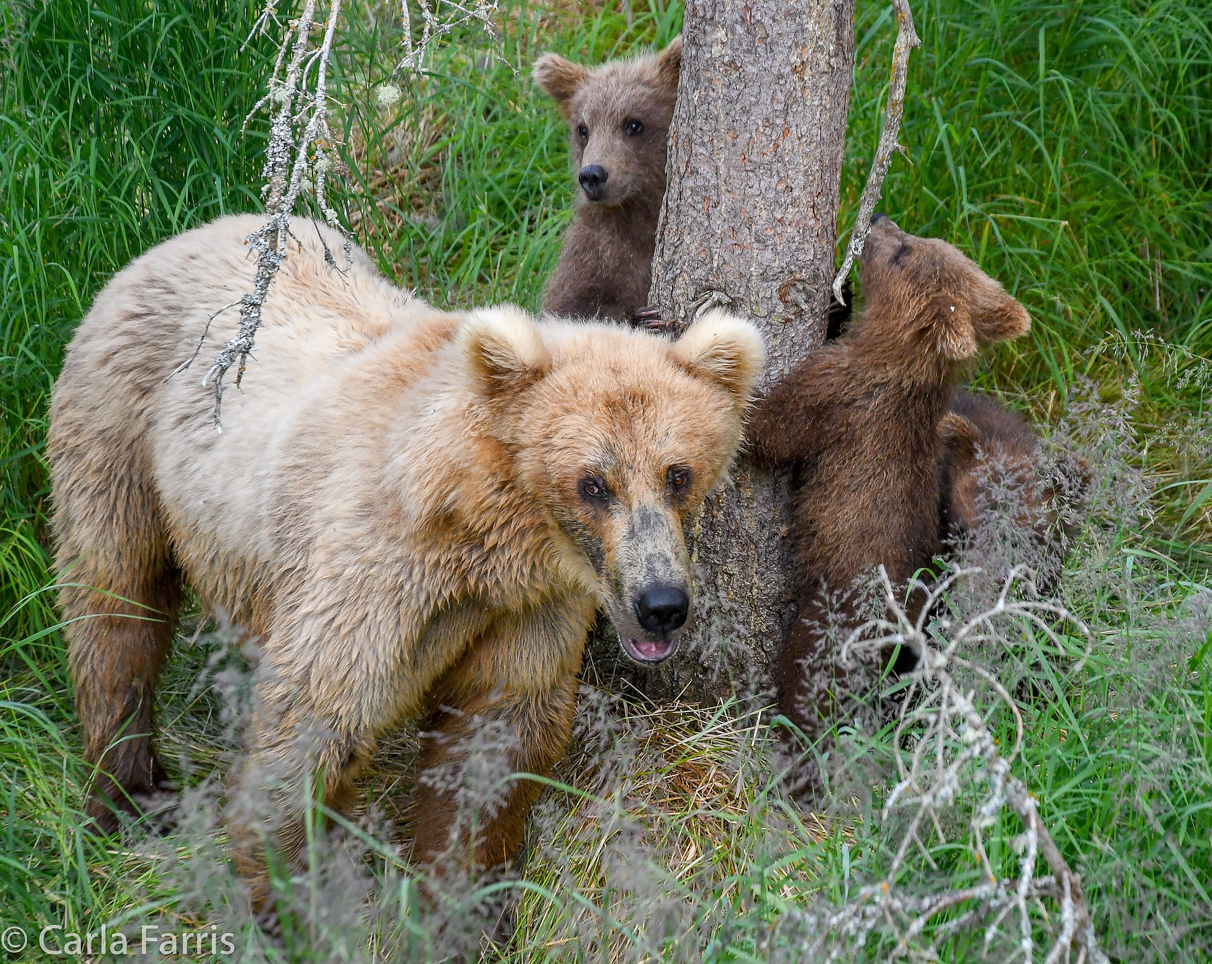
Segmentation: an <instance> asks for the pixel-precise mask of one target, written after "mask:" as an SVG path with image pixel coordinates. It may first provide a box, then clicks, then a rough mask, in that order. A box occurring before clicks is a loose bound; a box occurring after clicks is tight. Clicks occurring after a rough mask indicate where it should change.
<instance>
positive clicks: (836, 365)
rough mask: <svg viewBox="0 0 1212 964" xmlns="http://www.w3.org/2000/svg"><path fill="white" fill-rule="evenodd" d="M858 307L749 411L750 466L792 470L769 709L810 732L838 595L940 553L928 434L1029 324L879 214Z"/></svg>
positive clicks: (957, 265) (992, 285)
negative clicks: (988, 350)
mask: <svg viewBox="0 0 1212 964" xmlns="http://www.w3.org/2000/svg"><path fill="white" fill-rule="evenodd" d="M861 278H862V284H863V292H864V297H865V307H864V311H863V313H862V317H861V318H860V320H859V322H858V323H857V324H856V325H855V326H853V330H851V331H849V332H847V334H846V335H845V336H844V337H843V338H842V339H841V340H840V341H839V342H836V343H834V344H831V345H826V346H825V347H823V348H821V349H820V350H819V351H817V352H816V353H815V354H813V355H812V356H810V357H809V358H807V359H805V360H804V361H803V362H802V363H801V364H800V365H799V366H797V367H796V368H795V369H794V370H793V371H792V372H791V373H790V374H789V375H788V376H787V377H786V378H785V379H784V380H783V381H782V382H780V383H779V384H778V385H777V386H776V387H775V388H774V389H772V390H771V391H770V392H769V393H768V394H767V395H766V396H765V397H764V398H762V399H760V400H759V401H758V403H757V404H756V406H755V411H754V416H753V419H752V420H751V424H750V438H751V445H752V454H753V457H754V458H755V460H756V461H758V462H759V463H760V464H764V465H767V466H784V465H789V466H793V467H794V468H795V470H796V472H797V479H796V482H797V490H796V496H795V507H794V511H795V515H794V520H795V521H794V529H793V533H792V537H793V539H794V543H795V559H796V563H797V565H798V569H799V577H800V599H801V612H800V614H799V616H798V617H797V619H796V620H795V623H794V624H793V626H792V628H791V631H790V632H789V634H788V638H787V641H786V645H785V647H784V650H783V653H782V656H781V658H780V661H779V664H778V666H777V669H776V675H777V679H776V682H777V683H778V687H779V701H780V707H781V708H782V710H783V712H784V714H785V715H786V716H787V717H788V718H790V719H791V720H792V721H794V722H795V723H797V724H798V725H800V726H801V727H802V728H804V729H805V731H806V732H814V731H815V730H816V729H817V723H818V721H819V720H820V719H821V718H822V715H823V712H822V711H823V702H824V701H825V700H827V699H828V698H829V694H828V692H827V689H828V686H829V682H830V681H829V680H822V679H820V678H818V676H814V673H813V664H814V663H819V662H821V661H823V659H824V658H825V657H826V655H827V652H826V648H825V647H826V631H827V625H828V623H829V622H830V619H831V613H833V616H834V618H837V617H838V616H840V618H841V622H842V626H843V628H844V627H845V625H846V621H847V618H849V619H850V620H854V619H856V618H857V613H856V612H854V611H853V610H852V609H848V608H847V607H848V603H847V602H845V601H844V600H843V601H842V602H841V605H840V609H838V610H837V611H836V612H835V598H834V597H833V596H831V594H838V593H842V594H844V593H847V592H848V591H849V590H851V588H852V587H853V585H854V583H855V580H856V579H857V578H858V577H859V576H860V575H861V574H862V573H863V572H864V571H865V570H867V569H869V568H871V567H874V566H876V565H881V564H882V565H883V566H884V568H885V569H886V570H887V573H888V576H889V578H890V579H891V580H892V581H893V583H894V584H898V585H904V584H905V583H906V582H907V581H908V580H909V579H910V577H912V576H913V575H914V573H915V572H917V571H918V570H920V569H922V568H924V567H926V566H928V565H929V564H930V562H931V560H932V559H933V558H934V556H935V555H936V554H937V553H938V552H939V551H940V550H941V548H942V544H943V543H942V532H941V526H940V520H939V504H940V493H939V465H940V460H941V457H942V440H941V437H940V434H939V423H940V422H941V421H942V419H943V417H944V416H945V415H946V414H947V411H948V408H949V406H950V404H951V398H952V393H953V391H954V386H955V384H956V382H957V381H958V380H959V379H960V377H961V376H962V374H963V373H964V370H965V368H966V367H967V364H968V362H969V361H970V360H971V359H973V358H974V357H975V356H976V354H977V352H978V350H979V347H980V346H981V345H990V344H994V343H996V342H1000V341H1005V340H1008V339H1011V338H1017V337H1019V336H1020V335H1022V334H1023V333H1024V332H1026V331H1027V330H1028V328H1029V327H1030V324H1031V319H1030V317H1029V316H1028V314H1027V312H1026V310H1025V309H1024V308H1023V306H1022V305H1020V304H1019V303H1018V302H1017V301H1016V300H1015V299H1014V298H1012V297H1010V295H1008V294H1006V293H1005V291H1003V290H1002V287H1001V285H999V284H998V283H997V282H996V281H994V280H992V279H991V278H989V277H988V276H986V275H985V274H984V273H983V272H982V271H981V270H980V268H978V267H977V266H976V265H975V264H974V263H973V262H972V261H970V260H969V259H968V258H966V257H965V256H964V255H962V254H961V253H960V252H959V251H958V250H956V249H955V248H954V247H952V246H951V245H950V244H947V243H945V242H943V241H938V240H933V239H927V238H918V237H914V236H912V235H909V234H906V233H905V232H904V231H902V230H901V229H900V228H898V227H897V226H896V225H895V224H894V223H893V222H892V221H891V220H889V219H888V218H887V217H883V216H877V218H876V219H875V220H874V221H873V224H872V228H871V234H870V235H869V237H868V238H867V244H866V248H865V250H864V252H863V258H862V264H861Z"/></svg>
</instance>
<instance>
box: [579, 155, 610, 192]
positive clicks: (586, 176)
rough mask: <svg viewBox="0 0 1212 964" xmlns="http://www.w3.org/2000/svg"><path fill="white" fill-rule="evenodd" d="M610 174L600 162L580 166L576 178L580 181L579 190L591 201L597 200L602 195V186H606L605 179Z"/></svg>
mask: <svg viewBox="0 0 1212 964" xmlns="http://www.w3.org/2000/svg"><path fill="white" fill-rule="evenodd" d="M609 177H610V175H609V174H608V173H606V168H604V167H602V165H601V164H586V165H585V166H584V167H583V168H581V174H580V176H579V177H578V178H577V180H578V181H580V182H581V190H583V191H584V192H585V195H586V196H587V197H588V198H589V200H591V201H597V200H599V199H601V197H602V188H604V187H605V186H606V180H607V178H609Z"/></svg>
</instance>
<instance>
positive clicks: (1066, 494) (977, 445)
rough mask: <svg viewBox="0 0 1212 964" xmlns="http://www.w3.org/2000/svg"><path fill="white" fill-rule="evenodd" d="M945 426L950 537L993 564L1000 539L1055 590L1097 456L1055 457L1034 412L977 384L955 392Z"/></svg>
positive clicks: (945, 514) (945, 517)
mask: <svg viewBox="0 0 1212 964" xmlns="http://www.w3.org/2000/svg"><path fill="white" fill-rule="evenodd" d="M939 434H940V437H941V440H942V445H943V457H942V462H941V466H940V485H941V489H942V501H941V504H940V507H939V508H940V516H941V524H942V527H943V534H944V537H945V539H946V540H947V541H948V542H949V543H951V544H952V545H955V546H960V545H962V546H963V547H964V548H965V550H966V551H967V553H968V554H969V555H970V556H971V555H973V554H975V556H976V560H975V561H979V562H980V563H981V564H982V565H986V567H987V568H988V566H987V564H986V561H985V558H984V557H991V556H992V555H993V554H995V553H996V552H997V551H998V548H999V544H1000V546H1001V547H1002V548H1004V549H1008V550H1010V551H1009V553H1008V554H1009V555H1012V556H1013V559H1014V563H1015V564H1025V565H1027V566H1029V567H1030V568H1031V569H1032V571H1033V572H1034V575H1035V583H1036V586H1037V588H1039V589H1040V590H1042V591H1049V590H1050V589H1051V587H1052V586H1053V585H1054V584H1055V581H1056V579H1057V577H1058V576H1059V575H1060V569H1061V566H1062V564H1063V562H1064V556H1065V550H1066V549H1067V547H1068V545H1069V543H1070V541H1071V539H1072V536H1073V529H1074V522H1075V520H1076V517H1077V514H1078V511H1079V510H1080V507H1081V506H1082V505H1083V504H1084V502H1085V501H1086V492H1087V490H1088V488H1089V485H1090V481H1091V470H1090V466H1089V464H1088V463H1087V462H1086V461H1085V460H1084V459H1082V458H1080V457H1078V456H1074V455H1065V456H1062V457H1060V458H1049V456H1048V455H1047V453H1045V452H1044V450H1043V447H1042V445H1041V443H1040V438H1039V435H1038V434H1037V433H1036V431H1035V429H1034V428H1033V427H1032V426H1031V425H1030V424H1029V423H1028V422H1027V420H1026V419H1024V418H1023V417H1022V416H1021V415H1019V414H1018V413H1017V412H1014V411H1011V410H1010V409H1008V408H1007V407H1006V406H1004V405H1002V404H1001V403H1000V402H998V401H997V400H996V399H993V398H990V397H989V396H987V395H978V394H975V393H973V392H969V391H964V390H960V391H957V392H956V393H955V397H954V398H953V400H952V402H951V411H950V412H949V413H948V415H947V416H946V418H944V419H943V421H942V422H941V423H940V425H939ZM995 568H997V569H999V570H1000V569H1002V568H1003V567H1001V566H997V567H995Z"/></svg>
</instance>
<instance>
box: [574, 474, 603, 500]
mask: <svg viewBox="0 0 1212 964" xmlns="http://www.w3.org/2000/svg"><path fill="white" fill-rule="evenodd" d="M577 489H578V490H579V491H580V493H581V498H582V499H584V500H585V501H586V502H597V503H605V502H606V501H607V500H609V498H610V489H609V488H607V486H606V481H605V480H604V479H602V478H599V477H598V476H596V475H587V476H585V478H583V479H581V481H580V484H579V485H578V486H577Z"/></svg>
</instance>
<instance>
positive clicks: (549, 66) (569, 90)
mask: <svg viewBox="0 0 1212 964" xmlns="http://www.w3.org/2000/svg"><path fill="white" fill-rule="evenodd" d="M533 73H534V79H535V83H537V84H538V85H539V86H540V87H542V88H543V90H545V91H546V92H547V93H548V94H549V95H550V96H551V97H552V98H553V99H554V100H555V102H556V103H557V104H559V105H560V110H562V111H563V112H564V113H565V115H567V113H568V102H569V101H570V100H572V97H573V95H574V94H575V93H576V92H577V91H578V90H579V89H580V87H581V85H582V84H583V83H585V81H586V80H587V79H588V77H589V70H588V68H585V67H582V66H581V65H580V64H574V63H573V62H572V61H571V60H565V59H564V58H563V57H561V56H560V55H559V54H544V55H543V56H542V57H540V58H539V59H538V60H537V61H536V62H535V65H534V71H533Z"/></svg>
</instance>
